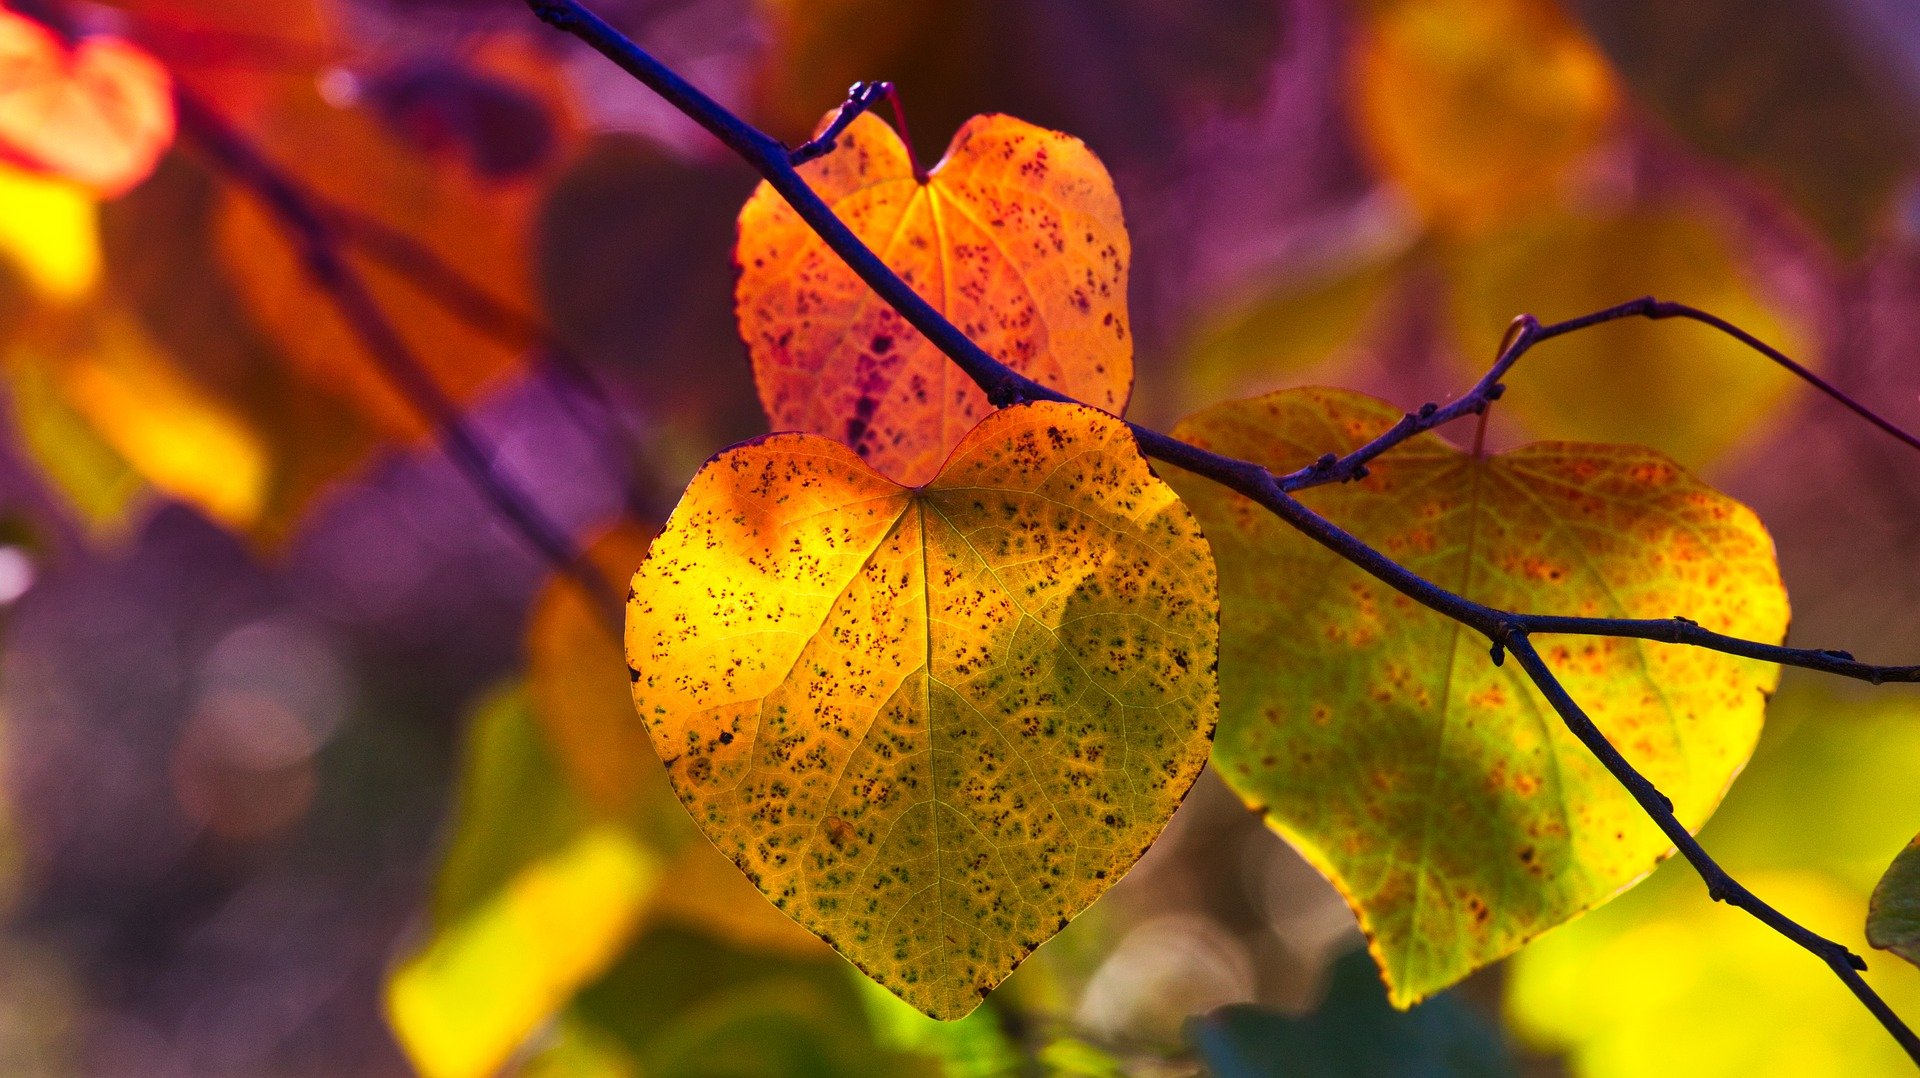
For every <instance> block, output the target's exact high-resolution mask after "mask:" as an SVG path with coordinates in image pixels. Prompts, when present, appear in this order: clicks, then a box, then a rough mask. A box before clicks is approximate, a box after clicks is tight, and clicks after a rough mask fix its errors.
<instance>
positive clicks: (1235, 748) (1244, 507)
mask: <svg viewBox="0 0 1920 1078" xmlns="http://www.w3.org/2000/svg"><path fill="white" fill-rule="evenodd" d="M1400 416H1401V412H1400V410H1399V409H1397V408H1394V407H1393V406H1391V405H1389V404H1387V403H1386V402H1384V401H1379V400H1375V399H1373V398H1370V397H1365V396H1361V395H1359V394H1355V393H1349V392H1345V391H1341V390H1324V389H1303V390H1289V391H1284V392H1280V393H1275V394H1270V395H1268V396H1265V397H1260V398H1256V399H1254V400H1247V401H1235V402H1231V403H1227V404H1222V405H1218V406H1216V407H1213V408H1209V409H1207V410H1205V411H1202V412H1200V413H1199V414H1197V415H1194V416H1192V417H1189V418H1188V419H1186V420H1184V421H1183V422H1181V423H1180V425H1179V426H1178V427H1176V428H1175V434H1176V435H1178V436H1180V437H1183V438H1186V439H1188V440H1190V441H1194V442H1196V443H1197V444H1199V445H1201V446H1203V447H1205V448H1208V449H1212V450H1214V451H1216V452H1220V453H1226V454H1229V455H1232V456H1237V457H1241V458H1244V459H1248V460H1253V461H1257V462H1259V463H1260V464H1263V465H1266V466H1267V467H1270V468H1273V469H1275V470H1277V471H1281V472H1285V471H1288V470H1291V469H1293V468H1295V467H1298V466H1301V465H1305V464H1308V463H1310V462H1312V461H1313V460H1314V459H1315V458H1317V457H1318V456H1319V455H1320V454H1322V453H1327V452H1333V453H1344V452H1347V451H1350V450H1352V449H1355V448H1357V447H1358V446H1360V445H1361V444H1363V443H1364V442H1365V441H1366V440H1367V439H1369V438H1371V437H1372V436H1374V435H1376V434H1379V433H1380V432H1381V431H1384V430H1386V429H1387V428H1388V427H1391V426H1392V425H1393V424H1394V423H1395V422H1396V421H1397V420H1398V419H1399V418H1400ZM1371 468H1372V472H1371V474H1370V475H1369V476H1368V477H1367V478H1366V479H1364V480H1362V481H1359V482H1357V483H1354V484H1351V485H1348V486H1344V487H1340V488H1337V489H1324V490H1319V491H1313V492H1309V493H1308V494H1307V495H1306V496H1305V500H1306V501H1308V502H1309V503H1310V504H1312V505H1313V506H1314V508H1316V509H1318V510H1320V511H1321V512H1323V513H1325V514H1327V515H1328V516H1329V517H1330V518H1331V519H1332V520H1333V521H1335V522H1336V523H1338V524H1339V525H1340V526H1342V527H1344V528H1346V529H1348V530H1349V531H1351V532H1352V533H1354V534H1355V535H1357V536H1359V537H1360V538H1361V539H1362V540H1364V541H1366V542H1368V543H1370V544H1372V545H1373V546H1375V547H1376V548H1378V549H1380V550H1382V551H1384V552H1385V553H1386V554H1387V555H1389V556H1390V557H1392V558H1394V559H1395V560H1396V561H1398V562H1399V563H1400V564H1402V565H1404V566H1406V567H1407V568H1409V569H1411V570H1413V571H1414V572H1417V573H1419V574H1420V575H1422V576H1424V577H1425V578H1427V579H1428V580H1431V581H1434V582H1435V583H1437V584H1440V585H1442V586H1444V587H1448V588H1451V589H1453V590H1455V591H1457V592H1459V593H1461V594H1464V595H1466V596H1467V597H1468V598H1471V599H1474V600H1477V601H1480V602H1484V603H1488V604H1491V605H1493V606H1495V607H1499V608H1503V609H1514V610H1526V611H1539V612H1553V613H1566V614H1578V615H1584V616H1593V617H1637V618H1660V617H1669V616H1673V615H1675V614H1680V613H1685V614H1686V615H1687V616H1689V617H1692V618H1695V619H1697V620H1698V621H1699V622H1700V623H1701V624H1702V625H1705V626H1708V627H1709V628H1712V629H1714V630H1716V631H1718V632H1723V633H1729V634H1731V635H1734V636H1739V637H1744V638H1747V639H1753V640H1762V641H1769V642H1772V641H1778V640H1780V639H1781V638H1782V637H1784V636H1785V634H1786V627H1787V602H1786V592H1785V590H1784V588H1783V587H1782V585H1781V583H1780V574H1779V569H1778V566H1777V565H1776V564H1775V561H1774V553H1773V542H1772V540H1771V539H1770V538H1769V537H1768V535H1767V533H1766V531H1765V529H1764V528H1762V527H1761V525H1760V522H1759V521H1758V519H1757V518H1755V517H1754V515H1753V514H1752V513H1751V512H1750V511H1749V510H1747V509H1746V508H1745V507H1743V506H1741V505H1739V504H1738V503H1736V502H1734V501H1733V500H1732V499H1729V498H1727V497H1725V496H1724V495H1721V494H1719V493H1718V492H1716V491H1714V490H1713V489H1712V488H1710V487H1708V486H1706V485H1705V484H1703V483H1701V482H1700V481H1699V480H1697V479H1694V478H1693V477H1692V476H1690V475H1688V474H1687V473H1686V472H1685V471H1683V470H1681V469H1680V468H1679V467H1678V466H1677V465H1675V464H1674V463H1673V462H1671V461H1670V460H1668V459H1667V458H1665V457H1663V456H1661V455H1660V454H1658V453H1655V452H1653V451H1652V450H1648V449H1641V448H1638V447H1633V446H1602V445H1582V444H1577V443H1568V442H1543V443H1539V444H1536V445H1531V446H1526V447H1523V448H1521V449H1517V450H1514V451H1513V452H1511V453H1506V454H1503V455H1500V456H1497V457H1492V458H1484V459H1483V458H1480V457H1477V456H1474V455H1470V454H1466V453H1462V452H1460V451H1458V450H1456V449H1453V448H1452V447H1450V446H1448V445H1446V444H1445V443H1444V442H1442V441H1440V440H1439V439H1438V438H1437V437H1434V436H1432V435H1423V436H1421V437H1419V438H1416V439H1414V440H1412V441H1409V442H1408V443H1406V444H1405V445H1403V446H1401V447H1400V448H1398V449H1396V450H1395V451H1394V452H1393V453H1391V454H1388V455H1386V456H1383V457H1381V458H1380V459H1379V460H1378V461H1376V462H1375V463H1374V464H1373V465H1372V466H1371ZM1174 482H1175V483H1176V485H1177V486H1178V487H1179V489H1180V490H1181V491H1182V492H1183V493H1184V494H1185V495H1186V497H1187V499H1188V501H1189V502H1190V503H1191V504H1192V506H1193V509H1194V512H1195V513H1196V514H1198V515H1199V517H1200V519H1201V521H1202V523H1203V524H1204V525H1205V527H1206V529H1207V535H1208V538H1209V540H1210V541H1211V543H1212V545H1213V550H1214V555H1215V557H1216V558H1217V559H1218V561H1219V567H1220V578H1221V623H1222V625H1223V626H1224V627H1225V631H1224V634H1223V639H1222V655H1221V669H1220V684H1221V699H1222V714H1221V721H1220V730H1219V735H1218V739H1217V742H1216V744H1215V749H1214V763H1215V766H1216V767H1217V768H1218V770H1219V773H1220V776H1221V777H1222V778H1224V779H1225V780H1226V781H1227V783H1228V785H1229V786H1231V787H1233V789H1234V790H1235V792H1237V793H1238V794H1239V795H1240V796H1241V797H1242V798H1243V799H1244V800H1245V801H1246V802H1247V803H1248V804H1249V805H1255V806H1259V807H1260V808H1261V810H1262V811H1264V812H1265V814H1266V817H1267V821H1268V823H1269V824H1271V825H1272V826H1273V827H1274V828H1275V829H1276V830H1278V831H1279V832H1280V833H1281V834H1282V835H1284V836H1285V837H1286V838H1287V839H1288V841H1290V842H1292V843H1293V844H1294V846H1295V847H1296V848H1298V849H1299V850H1300V851H1301V853H1302V854H1304V855H1305V856H1306V857H1307V859H1308V860H1310V861H1311V862H1313V863H1314V865H1316V866H1317V867H1318V868H1319V869H1320V870H1321V872H1323V873H1324V874H1325V875H1326V876H1327V877H1328V878H1329V879H1331V880H1332V881H1333V882H1334V883H1335V884H1336V885H1337V886H1338V887H1339V888H1340V890H1341V892H1342V893H1343V894H1344V895H1345V896H1346V898H1347V901H1348V903H1349V904H1350V905H1351V906H1352V907H1353V909H1354V912H1355V914H1356V915H1357V916H1358V917H1359V919H1360V925H1361V927H1362V928H1363V929H1364V930H1365V931H1366V932H1367V935H1368V938H1369V940H1370V942H1371V946H1372V950H1373V954H1374V958H1375V959H1376V960H1377V961H1378V963H1379V965H1380V968H1381V970H1382V971H1383V972H1384V974H1385V976H1386V979H1387V983H1388V986H1389V987H1390V989H1391V992H1392V997H1393V1000H1394V1002H1395V1003H1396V1004H1397V1005H1399V1006H1403V1007H1404V1006H1407V1005H1409V1004H1411V1003H1413V1002H1415V1001H1417V1000H1419V999H1421V998H1423V997H1425V996H1427V995H1429V994H1431V993H1433V992H1436V991H1438V990H1440V989H1441V988H1444V987H1446V986H1447V985H1449V984H1452V983H1454V982H1455V981H1457V980H1459V979H1460V978H1462V977H1464V976H1466V975H1467V974H1468V973H1470V972H1472V971H1473V970H1475V969H1477V968H1479V967H1481V966H1484V965H1486V964H1487V963H1489V962H1492V961H1493V960H1495V959H1497V958H1499V957H1501V956H1503V955H1506V954H1509V953H1511V952H1513V951H1514V950H1516V949H1518V948H1519V947H1520V945H1521V944H1523V943H1525V942H1526V941H1527V940H1528V939H1530V938H1532V937H1534V936H1536V935H1538V934H1539V933H1541V932H1544V931H1546V930H1547V929H1549V928H1552V927H1553V926H1555V925H1557V924H1560V923H1562V922H1564V921H1566V920H1568V919H1570V918H1572V917H1573V916H1575V915H1576V914H1578V913H1580V912H1581V911H1583V910H1587V909H1590V908H1592V907H1594V906H1596V905H1599V904H1600V903H1602V902H1605V901H1606V900H1607V899H1608V898H1609V897H1611V896H1612V895H1614V894H1615V893H1617V892H1618V891H1620V890H1621V889H1622V888H1624V887H1626V886H1627V885H1629V884H1631V883H1632V882H1633V881H1634V880H1636V879H1638V878H1639V877H1641V876H1643V875H1644V874H1646V872H1647V871H1648V870H1650V869H1651V868H1652V867H1653V866H1654V864H1655V863H1656V862H1657V861H1658V860H1660V858H1662V857H1664V856H1665V855H1666V854H1667V853H1668V852H1670V848H1671V847H1670V845H1669V843H1668V842H1667V840H1666V838H1665V837H1664V836H1662V835H1661V834H1660V833H1659V832H1658V831H1657V830H1656V829H1655V828H1654V827H1653V825H1652V824H1651V822H1649V821H1648V820H1647V819H1646V817H1645V815H1644V814H1643V813H1642V812H1641V810H1640V808H1639V806H1638V805H1637V804H1636V803H1635V802H1634V800H1633V798H1632V797H1631V796H1630V795H1628V794H1627V792H1626V791H1625V790H1624V789H1622V788H1621V787H1620V786H1619V785H1618V784H1617V783H1616V782H1615V781H1614V780H1613V778H1612V777H1611V776H1609V775H1608V774H1607V773H1606V771H1605V770H1604V769H1603V768H1602V767H1601V765H1600V764H1599V762H1598V761H1596V760H1595V759H1594V758H1593V757H1592V755H1591V754H1589V753H1588V752H1587V750H1586V749H1585V747H1584V746H1582V745H1581V744H1580V743H1579V742H1578V741H1577V740H1576V739H1575V738H1574V737H1573V735H1572V734H1570V733H1568V732H1567V731H1566V730H1565V729H1564V728H1563V727H1562V725H1561V723H1560V720H1559V718H1558V717H1557V716H1556V715H1555V714H1554V712H1553V711H1552V710H1551V708H1549V707H1548V706H1547V704H1546V703H1545V702H1544V701H1542V700H1541V699H1540V698H1539V696H1538V693H1537V691H1536V690H1535V689H1534V688H1533V686H1532V684H1531V682H1530V681H1528V680H1527V678H1526V675H1525V674H1524V672H1522V671H1521V670H1520V669H1519V668H1518V664H1516V663H1507V664H1505V665H1504V666H1496V665H1495V664H1494V663H1493V662H1492V661H1490V659H1489V657H1488V654H1487V652H1486V651H1485V649H1484V648H1485V646H1484V642H1483V641H1481V640H1480V639H1479V638H1478V637H1476V636H1473V635H1472V633H1471V631H1470V630H1467V629H1464V628H1463V627H1462V626H1461V625H1460V624H1459V623H1457V622H1455V621H1452V620H1451V619H1448V618H1446V617H1444V616H1442V615H1440V614H1437V613H1434V612H1433V611H1430V610H1428V609H1426V608H1425V607H1422V606H1418V605H1416V604H1415V603H1414V602H1413V600H1411V599H1409V598H1407V597H1406V596H1404V595H1401V594H1400V593H1398V592H1396V591H1393V590H1391V589H1390V588H1388V587H1387V586H1386V585H1384V584H1381V583H1379V582H1378V581H1376V580H1374V579H1373V578H1372V577H1369V576H1367V575H1366V574H1365V573H1363V572H1361V571H1360V570H1359V569H1357V568H1355V567H1354V566H1352V565H1349V564H1347V563H1346V562H1345V561H1342V560H1341V559H1340V558H1339V557H1338V556H1337V555H1335V554H1333V553H1332V552H1330V551H1328V550H1326V549H1325V548H1323V547H1321V546H1319V545H1318V544H1316V543H1314V542H1312V541H1311V540H1308V539H1307V538H1305V537H1304V536H1302V535H1300V534H1299V533H1297V532H1295V531H1293V530H1292V529H1290V528H1288V527H1287V526H1286V525H1285V524H1284V523H1282V522H1280V521H1279V520H1277V519H1276V518H1274V517H1273V516H1272V515H1271V514H1269V513H1267V512H1266V511H1265V510H1264V509H1261V508H1260V507H1258V506H1256V505H1254V504H1253V503H1252V502H1250V501H1248V500H1247V499H1246V498H1244V497H1242V496H1240V495H1237V494H1233V493H1230V492H1228V491H1226V490H1224V489H1223V488H1221V487H1219V486H1217V485H1214V484H1211V483H1207V482H1204V481H1201V480H1198V479H1196V478H1194V477H1191V476H1186V475H1184V474H1176V475H1175V477H1174ZM1538 643H1539V646H1540V648H1541V650H1542V653H1543V654H1544V655H1545V657H1546V660H1547V662H1548V663H1549V665H1551V666H1552V667H1553V669H1554V671H1555V673H1556V674H1557V675H1558V676H1559V677H1560V678H1561V679H1562V681H1563V682H1564V683H1565V685H1566V687H1567V689H1568V691H1569V692H1571V693H1572V694H1573V696H1574V698H1575V699H1576V700H1579V701H1580V702H1581V703H1582V704H1583V705H1584V706H1585V707H1586V709H1587V711H1588V713H1589V715H1591V717H1592V718H1593V720H1594V722H1595V723H1596V724H1597V725H1598V726H1599V727H1600V729H1601V730H1602V731H1604V732H1605V733H1606V734H1607V736H1608V738H1609V739H1610V740H1611V741H1612V742H1613V743H1614V744H1615V745H1616V746H1618V747H1619V749H1620V751H1621V752H1622V753H1623V754H1624V755H1625V756H1626V757H1627V758H1628V759H1629V760H1630V761H1632V762H1633V764H1634V766H1636V767H1638V768H1639V769H1640V770H1641V771H1642V772H1643V773H1645V774H1646V775H1647V777H1648V778H1650V779H1652V780H1653V781H1654V783H1655V784H1657V785H1658V786H1659V787H1660V788H1661V789H1662V790H1663V791H1664V792H1665V793H1666V794H1667V795H1668V796H1669V797H1671V798H1672V799H1673V802H1674V807H1675V813H1676V814H1677V815H1678V817H1679V819H1680V820H1681V822H1682V823H1684V824H1686V825H1687V826H1688V827H1690V828H1698V827H1699V826H1700V825H1701V824H1702V823H1703V822H1705V820H1706V818H1707V815H1708V814H1709V813H1710V812H1712V811H1713V808H1714V806H1715V805H1717V804H1718V803H1719V801H1720V797H1721V795H1722V794H1723V793H1724V792H1725V790H1726V788H1727V785H1728V783H1730V782H1731V781H1732V780H1733V776H1734V775H1735V774H1737V773H1738V772H1739V770H1740V768H1741V767H1742V766H1743V765H1744V764H1745V763H1746V760H1747V757H1748V756H1749V755H1750V754H1751V753H1752V751H1753V746H1754V742H1755V739H1756V738H1757V737H1758V736H1759V733H1760V724H1761V718H1762V714H1763V711H1764V709H1765V705H1766V694H1767V693H1768V692H1770V691H1771V690H1772V688H1773V686H1774V684H1775V683H1776V682H1777V680H1778V678H1779V671H1778V669H1776V668H1774V667H1771V666H1768V665H1765V664H1761V663H1757V662H1754V661H1751V660H1747V659H1739V658H1734V657H1731V656H1727V655H1722V654H1719V653H1717V652H1711V651H1706V650H1702V649H1696V648H1686V647H1678V646H1669V645H1658V644H1651V643H1644V642H1640V641H1634V640H1627V639H1592V638H1575V637H1546V638H1542V639H1541V640H1540V641H1539V642H1538Z"/></svg>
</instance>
